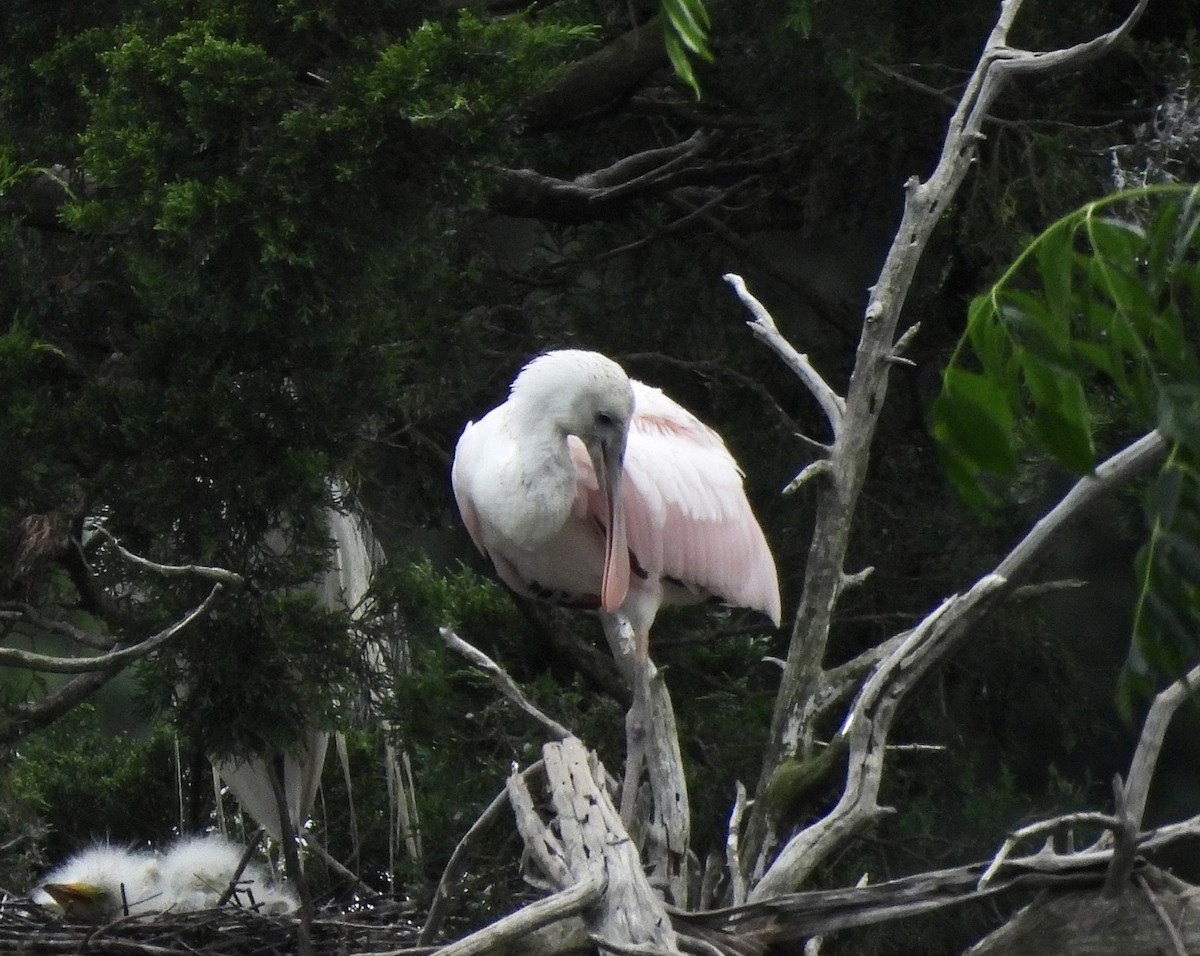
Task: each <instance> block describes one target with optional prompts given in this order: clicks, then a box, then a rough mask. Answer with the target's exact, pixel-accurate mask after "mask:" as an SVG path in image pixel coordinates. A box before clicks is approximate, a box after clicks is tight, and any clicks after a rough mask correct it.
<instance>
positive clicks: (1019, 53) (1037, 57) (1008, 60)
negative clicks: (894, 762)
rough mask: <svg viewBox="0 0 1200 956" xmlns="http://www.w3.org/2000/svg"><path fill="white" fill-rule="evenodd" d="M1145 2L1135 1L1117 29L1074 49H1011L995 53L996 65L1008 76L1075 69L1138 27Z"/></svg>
mask: <svg viewBox="0 0 1200 956" xmlns="http://www.w3.org/2000/svg"><path fill="white" fill-rule="evenodd" d="M1021 2H1022V0H1006V2H1005V3H1004V6H1006V7H1007V6H1009V5H1010V4H1011V5H1012V6H1014V7H1016V8H1019V7H1020V5H1021ZM1148 3H1149V0H1138V2H1137V5H1136V6H1135V7H1134V8H1133V9H1132V10H1131V11H1130V12H1129V16H1127V17H1126V18H1125V20H1124V21H1123V22H1122V23H1121V25H1120V26H1118V27H1115V28H1114V29H1112V30H1109V31H1108V32H1107V33H1102V34H1101V35H1100V36H1098V37H1093V38H1092V39H1091V40H1087V41H1085V42H1083V43H1076V44H1075V45H1074V46H1070V47H1066V48H1065V49H1061V50H1050V51H1047V52H1031V51H1029V50H1017V49H1012V48H1007V49H1002V50H998V51H997V53H996V55H997V57H998V58H999V59H998V64H997V65H998V66H1000V67H1001V68H1003V69H1004V70H1007V71H1008V72H1010V73H1045V72H1050V71H1058V72H1062V71H1064V70H1070V69H1078V68H1079V67H1081V66H1084V65H1085V64H1087V63H1089V62H1091V61H1092V60H1095V59H1097V58H1099V57H1101V56H1103V55H1104V54H1105V53H1107V52H1108V51H1109V50H1111V49H1112V48H1113V47H1114V46H1116V44H1117V43H1118V42H1120V41H1121V40H1122V39H1123V38H1124V37H1126V36H1128V35H1129V32H1130V31H1131V30H1132V29H1133V28H1134V27H1135V26H1136V25H1137V22H1138V20H1140V19H1141V18H1142V14H1143V13H1145V11H1146V6H1147V4H1148ZM1014 15H1015V10H1014Z"/></svg>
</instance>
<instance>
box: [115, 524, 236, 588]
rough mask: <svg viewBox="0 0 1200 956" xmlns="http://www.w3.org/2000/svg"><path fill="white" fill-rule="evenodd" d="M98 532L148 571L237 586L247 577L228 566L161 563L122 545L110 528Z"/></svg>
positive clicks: (127, 558) (118, 551) (135, 563)
mask: <svg viewBox="0 0 1200 956" xmlns="http://www.w3.org/2000/svg"><path fill="white" fill-rule="evenodd" d="M96 533H97V534H100V535H103V537H104V538H105V540H106V541H108V543H109V544H111V545H112V546H113V548H114V549H115V550H116V552H117V554H119V555H120V556H121V557H122V558H124V559H125V560H126V561H128V562H129V563H130V564H133V565H136V566H137V567H139V568H144V569H146V570H147V571H153V572H154V573H155V574H161V575H164V576H165V577H171V578H179V577H189V576H190V577H198V578H207V579H208V580H210V581H219V582H220V583H221V584H229V585H233V586H236V587H240V586H241V585H243V584H245V580H246V579H245V578H243V577H242V576H241V575H240V574H238V573H237V572H236V571H230V570H228V569H226V568H210V567H205V566H204V565H201V564H159V563H158V562H157V561H151V560H150V559H149V558H143V557H142V556H141V555H139V554H134V553H133V552H132V551H128V550H126V549H125V548H124V547H122V545H121V542H119V541H118V540H117V539H116V538H114V537H113V536H112V534H111V533H110V532H109V530H108V529H107V528H105V527H103V526H100V527H97V528H96Z"/></svg>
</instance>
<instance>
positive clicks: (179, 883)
mask: <svg viewBox="0 0 1200 956" xmlns="http://www.w3.org/2000/svg"><path fill="white" fill-rule="evenodd" d="M243 853H244V848H243V847H241V846H238V845H237V844H235V843H231V842H230V841H229V840H226V839H225V838H224V837H222V836H220V835H219V834H215V833H214V834H210V835H208V836H203V837H194V838H192V839H185V840H181V841H180V842H178V843H176V844H175V845H174V846H173V847H171V848H170V849H169V850H167V851H166V852H165V853H164V854H163V856H162V859H161V862H160V864H159V865H160V868H161V871H162V883H163V897H164V902H163V905H162V909H169V910H174V911H177V912H182V911H189V910H202V909H210V908H212V907H214V906H216V905H217V901H218V900H219V899H220V898H221V896H222V895H223V894H224V893H225V890H226V889H227V888H228V886H229V882H230V880H232V879H233V875H234V874H235V873H236V872H237V868H238V864H239V863H240V862H241V860H242V854H243ZM230 899H231V901H233V902H234V904H235V905H238V906H244V907H253V908H254V909H256V910H258V911H259V912H263V913H267V914H270V915H281V914H283V913H291V912H293V911H294V910H296V909H297V908H298V907H299V901H298V900H297V899H296V897H295V895H294V894H293V893H292V892H291V891H290V890H289V889H287V888H286V887H283V886H280V885H279V884H275V883H272V882H271V881H270V880H269V879H268V876H267V872H266V870H265V869H263V868H262V867H260V866H258V865H257V864H254V863H250V864H247V865H246V868H245V869H244V870H243V871H242V875H241V876H240V877H239V878H238V882H237V887H236V890H235V892H234V894H233V896H232V897H231V898H230Z"/></svg>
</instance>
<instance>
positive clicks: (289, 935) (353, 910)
mask: <svg viewBox="0 0 1200 956" xmlns="http://www.w3.org/2000/svg"><path fill="white" fill-rule="evenodd" d="M414 913H415V906H414V904H413V902H412V901H411V900H410V899H407V898H404V899H399V898H396V897H392V896H377V897H370V898H365V899H358V900H356V901H354V902H353V903H352V904H351V905H350V906H349V907H347V908H345V909H341V908H338V907H336V906H326V907H321V908H318V910H317V911H316V913H315V915H314V918H313V921H312V926H311V928H310V937H311V940H312V952H313V956H335V954H336V956H344V954H364V956H369V954H372V953H380V954H382V953H390V954H393V956H400V954H404V953H412V954H413V956H417V954H420V953H428V952H431V950H432V948H431V947H418V946H417V935H418V933H419V930H420V927H419V926H418V925H417V924H416V923H414V921H413V919H414ZM300 929H301V927H300V919H299V917H298V916H295V915H292V916H265V915H260V914H259V913H256V912H255V911H254V910H252V909H248V908H244V907H239V906H233V905H229V906H222V907H219V908H217V909H210V910H201V911H198V912H191V913H158V914H155V915H153V916H126V917H122V918H120V919H117V920H114V921H112V922H110V923H105V924H98V923H78V922H70V921H68V920H65V919H63V918H62V917H59V916H56V915H54V914H52V913H49V912H47V911H46V910H44V909H42V907H40V906H38V905H37V904H36V903H33V902H31V901H30V900H29V899H27V898H25V897H15V896H14V897H6V898H4V899H2V900H0V956H4V954H8V953H14V954H16V953H19V954H22V956H31V954H34V953H38V954H51V953H122V954H131V956H196V954H197V953H204V954H206V956H220V954H230V956H235V954H236V956H295V954H296V952H297V943H298V934H299V932H300Z"/></svg>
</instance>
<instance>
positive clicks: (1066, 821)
mask: <svg viewBox="0 0 1200 956" xmlns="http://www.w3.org/2000/svg"><path fill="white" fill-rule="evenodd" d="M1081 824H1088V825H1093V826H1099V827H1103V828H1104V829H1105V830H1115V829H1116V828H1117V827H1119V826H1120V824H1121V821H1120V820H1119V819H1118V818H1117V817H1114V816H1110V815H1109V814H1107V813H1093V812H1083V813H1068V814H1064V815H1063V816H1058V817H1054V818H1053V819H1050V820H1039V821H1037V822H1036V823H1030V824H1029V825H1027V826H1023V827H1020V828H1019V829H1016V830H1014V831H1013V832H1012V833H1010V834H1009V836H1008V839H1006V840H1005V841H1004V845H1003V846H1001V847H1000V849H999V850H998V851H997V852H996V855H995V856H994V857H993V858H992V862H991V863H989V864H988V867H987V869H985V870H984V871H983V874H982V875H981V876H980V877H979V882H978V884H976V888H977V889H980V890H982V889H984V888H986V886H987V885H988V884H989V883H990V882H991V881H992V880H993V879H994V878H995V876H996V874H997V873H998V872H999V870H1000V868H1001V867H1002V866H1003V865H1004V864H1005V862H1007V860H1008V858H1009V854H1011V853H1012V851H1013V850H1014V849H1015V848H1016V846H1017V844H1018V843H1020V842H1021V841H1022V840H1027V839H1029V837H1031V836H1040V835H1041V834H1043V833H1049V832H1052V831H1054V830H1058V829H1061V828H1062V827H1073V826H1079V825H1081ZM1049 853H1053V851H1051V850H1047V849H1045V848H1043V850H1040V851H1038V853H1037V854H1035V857H1037V856H1042V855H1043V854H1049ZM1024 859H1026V860H1027V859H1029V858H1028V857H1026V858H1024Z"/></svg>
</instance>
